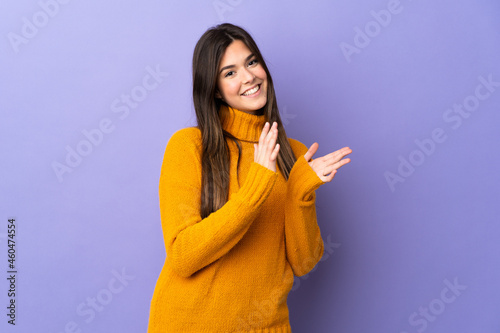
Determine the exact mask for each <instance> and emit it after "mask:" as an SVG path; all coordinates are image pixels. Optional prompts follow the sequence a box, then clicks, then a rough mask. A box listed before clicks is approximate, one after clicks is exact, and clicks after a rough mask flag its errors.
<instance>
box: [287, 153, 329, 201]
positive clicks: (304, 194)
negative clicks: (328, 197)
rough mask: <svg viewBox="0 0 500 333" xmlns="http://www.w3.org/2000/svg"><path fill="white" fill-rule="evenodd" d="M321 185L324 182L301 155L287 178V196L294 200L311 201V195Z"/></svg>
mask: <svg viewBox="0 0 500 333" xmlns="http://www.w3.org/2000/svg"><path fill="white" fill-rule="evenodd" d="M323 184H324V182H323V181H322V180H321V179H320V178H319V177H318V175H317V174H316V172H314V170H313V169H312V168H311V166H310V165H309V163H307V161H306V159H305V157H304V155H301V156H300V157H299V158H298V159H297V161H296V162H295V164H294V165H293V167H292V170H291V171H290V176H289V177H288V181H287V186H288V195H291V196H292V198H294V199H298V200H301V201H309V200H312V199H313V196H312V193H313V192H314V191H315V190H316V189H318V188H319V187H320V186H321V185H323Z"/></svg>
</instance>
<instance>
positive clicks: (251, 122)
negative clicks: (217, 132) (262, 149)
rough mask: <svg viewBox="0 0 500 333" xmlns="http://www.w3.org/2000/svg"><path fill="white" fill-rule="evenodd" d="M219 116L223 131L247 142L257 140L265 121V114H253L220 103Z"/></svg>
mask: <svg viewBox="0 0 500 333" xmlns="http://www.w3.org/2000/svg"><path fill="white" fill-rule="evenodd" d="M219 117H220V119H221V123H222V128H223V129H224V130H225V131H227V132H229V133H231V134H232V135H234V136H235V137H236V138H238V139H239V140H241V141H248V142H259V137H260V133H261V132H262V128H263V127H264V124H265V123H266V121H267V119H266V116H265V115H260V116H257V115H253V114H250V113H246V112H243V111H240V110H238V109H234V108H232V107H230V106H226V105H221V107H220V109H219Z"/></svg>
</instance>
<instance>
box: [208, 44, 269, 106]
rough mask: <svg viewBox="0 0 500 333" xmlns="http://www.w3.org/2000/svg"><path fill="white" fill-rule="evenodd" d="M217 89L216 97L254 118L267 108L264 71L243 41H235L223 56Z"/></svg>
mask: <svg viewBox="0 0 500 333" xmlns="http://www.w3.org/2000/svg"><path fill="white" fill-rule="evenodd" d="M217 87H218V92H217V94H216V97H217V98H221V99H222V100H224V101H225V102H226V103H227V104H228V105H229V106H231V107H232V108H235V109H238V110H240V111H244V112H247V113H252V114H257V113H258V111H259V110H260V109H262V108H263V107H264V106H265V105H266V102H267V75H266V71H265V70H264V68H263V67H262V65H261V64H260V63H259V62H258V60H257V57H256V56H255V55H254V54H252V52H251V51H250V50H249V49H248V47H247V46H246V45H245V43H243V42H242V41H240V40H235V41H234V42H232V43H231V44H230V45H229V46H228V47H227V49H226V51H225V52H224V55H223V57H222V59H221V63H220V68H219V74H218V78H217Z"/></svg>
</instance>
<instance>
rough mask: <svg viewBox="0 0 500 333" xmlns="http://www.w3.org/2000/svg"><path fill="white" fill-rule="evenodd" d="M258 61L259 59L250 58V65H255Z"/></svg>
mask: <svg viewBox="0 0 500 333" xmlns="http://www.w3.org/2000/svg"><path fill="white" fill-rule="evenodd" d="M258 63H259V61H258V60H257V59H252V60H250V62H249V63H248V66H254V65H256V64H258Z"/></svg>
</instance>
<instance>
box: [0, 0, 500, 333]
mask: <svg viewBox="0 0 500 333" xmlns="http://www.w3.org/2000/svg"><path fill="white" fill-rule="evenodd" d="M499 18H500V4H499V2H498V1H496V0H482V1H474V2H472V1H451V0H445V1H439V2H434V1H430V0H427V1H424V0H419V1H411V0H401V1H396V0H391V1H367V0H359V1H348V0H340V1H326V0H325V1H313V2H306V1H294V2H290V1H273V2H271V1H263V0H259V1H249V0H217V1H213V0H209V1H197V2H196V3H193V2H191V1H158V0H156V1H153V0H152V1H141V2H140V1H90V2H89V1H68V0H65V1H63V0H40V1H34V0H32V1H12V0H5V1H2V3H1V4H0V34H1V35H2V36H3V37H2V38H1V39H0V50H1V51H0V70H1V72H0V73H1V74H0V80H1V87H0V110H1V121H0V152H1V158H0V166H1V171H2V172H1V177H0V182H1V188H0V191H1V192H0V200H1V202H0V210H1V214H0V217H1V221H0V249H1V250H0V269H1V272H0V277H2V276H7V273H6V271H7V245H6V243H7V237H6V233H7V219H8V218H12V217H13V218H15V219H16V222H17V224H18V227H17V264H18V275H17V290H18V294H17V298H16V304H17V318H16V326H15V327H13V326H12V325H9V324H7V319H8V317H7V316H6V313H7V309H6V306H7V305H8V302H9V299H8V297H7V290H8V284H7V283H8V281H7V280H6V278H5V277H2V278H1V279H0V281H1V282H0V295H1V296H0V308H1V309H3V310H1V311H0V318H2V319H1V322H0V327H1V331H2V332H4V331H5V329H7V330H8V331H9V332H10V331H12V332H57V333H60V332H65V329H66V328H67V331H71V330H72V327H73V328H75V329H74V331H75V332H78V331H80V332H93V333H99V332H145V331H146V327H147V321H148V314H149V304H150V300H151V297H152V293H153V289H154V286H155V283H156V279H157V277H158V274H159V272H160V270H161V268H162V265H163V261H164V259H165V250H164V244H163V238H162V231H161V223H160V215H159V207H158V179H159V171H160V167H161V162H162V159H163V151H164V148H165V146H166V144H167V141H168V139H169V138H170V136H171V135H172V134H173V133H174V132H175V131H176V130H178V129H180V128H182V127H186V126H191V125H195V123H196V119H195V115H194V111H193V106H192V101H191V68H190V63H191V57H192V51H193V48H194V45H195V43H196V41H197V40H198V38H199V37H200V36H201V34H202V33H203V32H204V31H205V30H206V29H207V28H208V27H210V26H212V25H214V24H217V23H220V22H224V21H228V22H232V23H235V24H238V25H241V26H243V27H245V28H246V29H247V30H248V31H249V32H250V33H251V34H252V35H253V37H254V38H255V39H256V41H257V43H258V45H259V46H260V48H261V51H262V52H263V54H264V57H265V58H266V61H267V63H268V66H269V67H270V70H271V73H272V75H273V79H274V82H275V87H276V90H277V95H278V101H279V106H280V110H281V114H282V118H283V120H284V123H285V128H286V131H287V134H288V135H289V136H290V137H292V138H296V139H298V140H300V141H302V142H303V143H304V144H306V145H307V146H310V145H311V144H312V143H313V142H315V141H316V142H318V143H319V152H318V153H317V155H316V156H321V155H323V154H326V153H328V152H330V151H332V150H335V149H338V148H341V147H343V146H350V147H351V148H352V149H353V151H354V152H353V154H352V163H351V164H350V165H348V166H346V167H344V168H343V169H342V170H341V171H340V172H339V173H338V175H337V176H336V177H335V180H334V181H333V182H332V183H330V184H326V185H324V186H322V187H321V188H319V189H318V191H317V214H318V222H319V224H320V227H321V231H322V235H323V238H324V240H325V244H327V251H326V252H325V256H324V257H323V259H322V261H321V262H320V263H319V264H318V265H317V267H316V269H315V270H314V271H313V272H311V273H310V274H308V275H307V276H306V277H301V278H297V279H296V281H295V286H294V289H293V291H292V292H291V293H290V296H289V299H288V304H289V308H290V319H291V323H292V328H293V331H294V333H301V332H304V333H308V332H320V333H321V332H341V333H350V332H355V333H358V332H359V333H366V332H381V333H382V332H383V333H387V332H394V333H404V332H406V333H412V332H453V333H456V332H467V333H469V332H481V333H489V332H491V333H493V332H499V331H500V319H499V318H500V317H499V316H498V309H499V308H500V287H499V284H498V281H499V280H500V264H499V261H500V260H499V258H500V242H499V239H500V225H499V222H500V221H499V216H500V211H499V210H500V209H499V206H500V205H499V197H500V195H499V194H500V193H499V192H500V190H499V186H498V184H499V181H500V173H499V172H498V166H499V164H500V153H499V149H498V142H499V139H500V134H499V133H500V131H499V130H498V128H499V125H500V65H499V61H498V59H499V58H500V57H499V56H500V19H499ZM127 96H132V97H127ZM127 98H129V99H128V100H127ZM88 137H90V139H89V138H88ZM75 152H76V153H75ZM75 154H79V155H85V156H83V157H82V156H80V158H79V157H77V156H76V155H75ZM57 170H58V171H57ZM92 299H95V300H96V302H97V305H95V306H94V308H93V307H92Z"/></svg>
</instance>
